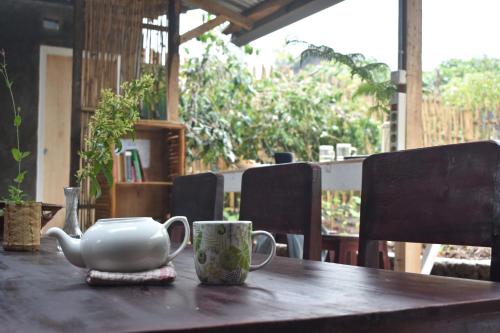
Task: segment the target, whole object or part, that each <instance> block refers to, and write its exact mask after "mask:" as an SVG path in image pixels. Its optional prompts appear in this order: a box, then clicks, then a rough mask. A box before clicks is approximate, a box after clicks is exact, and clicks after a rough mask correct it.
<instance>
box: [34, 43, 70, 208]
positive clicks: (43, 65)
mask: <svg viewBox="0 0 500 333" xmlns="http://www.w3.org/2000/svg"><path fill="white" fill-rule="evenodd" d="M49 55H60V56H65V57H72V56H73V49H70V48H66V47H58V46H48V45H40V59H39V68H38V133H37V156H36V200H37V201H42V195H43V179H42V177H43V172H44V169H43V156H44V152H43V151H44V143H45V126H44V125H45V81H46V79H47V57H48V56H49ZM68 125H69V124H68ZM61 190H62V189H61Z"/></svg>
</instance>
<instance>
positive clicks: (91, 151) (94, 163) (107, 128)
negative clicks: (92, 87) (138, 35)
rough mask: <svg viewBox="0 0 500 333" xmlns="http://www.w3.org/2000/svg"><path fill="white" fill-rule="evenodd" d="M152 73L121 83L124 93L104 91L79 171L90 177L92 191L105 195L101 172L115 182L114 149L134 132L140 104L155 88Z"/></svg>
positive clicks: (86, 141)
mask: <svg viewBox="0 0 500 333" xmlns="http://www.w3.org/2000/svg"><path fill="white" fill-rule="evenodd" d="M153 86H154V79H153V77H152V75H149V74H147V75H144V76H142V77H141V78H139V79H137V80H133V81H131V82H125V83H123V84H122V85H121V89H120V91H121V94H120V95H118V94H116V93H114V92H113V91H111V90H110V89H104V90H103V91H102V93H101V98H100V100H99V104H98V106H97V107H96V110H95V113H94V115H93V116H92V118H91V119H90V122H89V129H90V130H89V135H88V137H87V138H86V139H85V147H86V148H85V150H81V151H80V152H79V154H80V156H81V158H82V168H81V169H80V170H79V171H78V173H77V179H78V182H79V183H80V184H81V183H82V182H83V181H84V180H86V179H88V180H89V182H90V195H91V196H93V197H95V198H97V197H99V196H100V195H101V186H100V183H99V175H101V174H102V175H104V178H105V179H106V182H107V183H108V185H109V186H111V185H113V182H114V179H113V152H114V151H115V150H116V151H120V150H121V149H122V146H121V141H120V139H122V138H123V137H125V136H127V135H132V137H133V136H134V124H135V122H136V121H137V120H139V119H140V109H139V105H140V103H141V101H142V100H143V99H144V98H145V97H147V96H150V95H151V94H152V92H153Z"/></svg>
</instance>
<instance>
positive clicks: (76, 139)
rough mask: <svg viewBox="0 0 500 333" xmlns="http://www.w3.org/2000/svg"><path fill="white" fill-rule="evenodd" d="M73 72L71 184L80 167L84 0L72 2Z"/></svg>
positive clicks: (72, 184) (73, 184)
mask: <svg viewBox="0 0 500 333" xmlns="http://www.w3.org/2000/svg"><path fill="white" fill-rule="evenodd" d="M73 5H74V7H73V22H74V23H73V29H74V31H73V74H72V86H71V134H70V167H69V169H70V174H69V176H70V180H69V183H70V185H71V186H81V185H80V184H78V181H77V178H76V173H77V171H78V169H79V168H80V155H78V152H79V151H80V149H81V134H82V118H81V116H82V115H81V104H82V101H81V98H82V58H83V45H84V43H85V40H84V36H85V13H84V12H85V0H74V2H73Z"/></svg>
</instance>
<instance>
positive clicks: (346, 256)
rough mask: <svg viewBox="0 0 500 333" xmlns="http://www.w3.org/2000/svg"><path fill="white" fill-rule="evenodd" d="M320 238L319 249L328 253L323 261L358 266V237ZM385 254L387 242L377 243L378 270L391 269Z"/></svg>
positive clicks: (333, 235) (334, 236)
mask: <svg viewBox="0 0 500 333" xmlns="http://www.w3.org/2000/svg"><path fill="white" fill-rule="evenodd" d="M321 238H322V247H321V248H322V249H323V250H327V251H328V254H327V256H326V258H325V261H327V262H334V263H337V264H345V265H357V264H358V249H359V237H358V236H357V235H340V234H326V235H322V236H321ZM387 252H388V248H387V242H379V247H378V258H379V264H378V268H383V269H390V268H391V266H390V261H389V256H388V254H387Z"/></svg>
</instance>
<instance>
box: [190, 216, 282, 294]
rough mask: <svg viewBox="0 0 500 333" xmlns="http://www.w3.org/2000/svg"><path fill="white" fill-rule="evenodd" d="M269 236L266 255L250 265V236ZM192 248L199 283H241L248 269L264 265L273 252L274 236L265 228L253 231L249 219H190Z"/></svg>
mask: <svg viewBox="0 0 500 333" xmlns="http://www.w3.org/2000/svg"><path fill="white" fill-rule="evenodd" d="M257 235H264V236H267V237H269V238H270V239H271V243H272V247H271V248H272V249H271V253H270V254H269V255H268V257H267V258H266V259H265V260H264V262H262V263H261V264H258V265H252V264H251V259H252V237H254V236H257ZM193 249H194V263H195V268H196V274H197V275H198V278H199V279H200V281H201V282H202V283H207V284H241V283H243V282H245V279H246V277H247V274H248V272H249V271H253V270H256V269H259V268H262V267H264V266H265V265H266V264H267V263H268V262H269V261H270V260H271V259H272V257H273V256H274V254H275V253H276V242H275V241H274V237H273V236H272V235H271V234H270V233H268V232H266V231H253V232H252V222H250V221H198V222H194V223H193Z"/></svg>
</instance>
